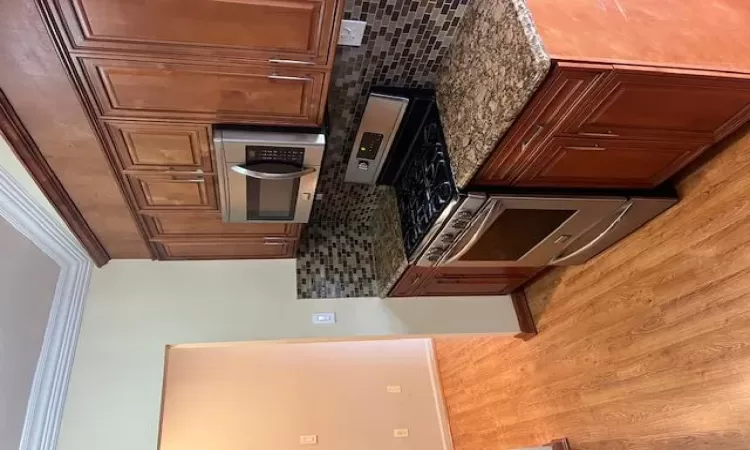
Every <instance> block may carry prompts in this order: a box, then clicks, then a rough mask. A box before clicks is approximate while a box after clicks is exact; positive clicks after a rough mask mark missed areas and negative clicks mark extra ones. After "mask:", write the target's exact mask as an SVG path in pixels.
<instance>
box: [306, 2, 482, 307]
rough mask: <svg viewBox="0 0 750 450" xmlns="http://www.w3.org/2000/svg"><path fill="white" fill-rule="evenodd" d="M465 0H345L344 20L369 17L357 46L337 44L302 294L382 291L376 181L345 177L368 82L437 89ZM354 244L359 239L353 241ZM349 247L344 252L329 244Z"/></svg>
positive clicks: (345, 294)
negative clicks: (376, 247) (377, 248)
mask: <svg viewBox="0 0 750 450" xmlns="http://www.w3.org/2000/svg"><path fill="white" fill-rule="evenodd" d="M467 3H468V0H452V1H450V0H413V1H412V0H380V1H364V0H348V1H347V3H346V6H345V12H344V19H351V20H364V21H366V22H367V28H366V30H365V35H364V39H363V41H362V45H361V46H360V47H343V46H338V48H337V49H336V60H335V62H334V67H333V79H332V82H331V90H330V93H329V96H328V113H329V126H330V130H329V137H328V142H329V144H328V148H327V150H326V155H325V158H324V160H323V167H322V169H321V175H320V181H319V185H318V194H322V195H323V199H322V200H319V201H316V202H315V205H314V207H313V211H312V216H311V218H310V223H309V225H308V227H307V231H306V233H305V234H304V235H303V236H302V241H301V242H300V251H299V257H298V259H297V293H298V297H300V298H330V297H335V298H340V297H359V296H376V295H378V291H377V286H376V283H375V269H374V267H373V266H374V263H373V247H372V246H373V245H377V243H374V242H373V231H372V229H371V227H370V222H371V221H372V216H373V212H374V210H375V208H376V207H377V205H378V203H379V192H382V191H379V190H378V189H377V188H376V186H369V185H361V184H351V183H344V174H345V173H346V165H347V162H348V160H349V152H350V151H351V147H352V144H353V141H354V138H355V136H356V133H357V128H358V126H359V120H360V118H361V117H362V113H363V111H364V108H365V105H366V103H367V94H368V92H369V90H370V87H371V86H398V87H414V88H425V87H430V88H431V87H434V84H435V79H436V72H437V70H438V68H439V67H440V63H441V60H442V58H443V56H444V55H445V54H446V52H447V50H448V46H449V45H450V41H451V38H452V37H453V35H454V34H455V32H456V29H457V28H458V24H459V21H460V20H461V18H462V16H463V14H464V11H465V9H466V5H467ZM352 243H356V245H353V246H352V245H350V244H352ZM334 245H335V246H336V248H339V246H344V245H350V247H349V249H348V250H347V251H344V252H335V251H334V252H330V251H328V250H326V249H327V248H329V247H330V248H333V247H334Z"/></svg>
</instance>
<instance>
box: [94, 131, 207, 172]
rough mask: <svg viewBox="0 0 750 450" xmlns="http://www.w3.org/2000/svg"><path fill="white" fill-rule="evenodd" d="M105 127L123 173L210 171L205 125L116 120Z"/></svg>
mask: <svg viewBox="0 0 750 450" xmlns="http://www.w3.org/2000/svg"><path fill="white" fill-rule="evenodd" d="M104 123H105V126H106V127H107V130H108V131H109V133H110V136H111V137H112V140H113V142H114V144H115V149H116V150H117V155H118V157H119V158H120V161H121V163H122V167H123V168H124V169H125V170H178V171H179V170H183V171H196V170H201V171H204V172H212V171H213V169H212V164H211V150H210V148H211V147H210V143H209V142H210V135H211V127H210V126H208V125H203V124H190V123H185V124H181V123H164V122H136V121H132V122H131V121H115V120H109V121H105V122H104Z"/></svg>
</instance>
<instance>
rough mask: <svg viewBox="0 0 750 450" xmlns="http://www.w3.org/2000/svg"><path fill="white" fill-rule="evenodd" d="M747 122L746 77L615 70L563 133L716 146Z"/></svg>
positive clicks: (749, 88)
mask: <svg viewBox="0 0 750 450" xmlns="http://www.w3.org/2000/svg"><path fill="white" fill-rule="evenodd" d="M748 119H750V78H748V77H747V76H744V77H743V76H739V75H738V76H735V77H732V76H730V75H729V74H721V76H716V75H711V74H710V73H709V74H698V73H691V72H689V71H679V70H672V71H666V70H658V69H644V68H630V69H629V68H627V67H626V66H616V67H615V70H614V72H613V74H612V75H611V76H610V77H608V78H607V80H606V83H604V84H603V85H602V86H601V87H600V88H598V89H596V90H595V91H592V92H591V93H590V95H589V96H588V98H586V99H585V101H584V103H583V104H582V105H581V107H580V108H578V110H577V112H576V114H575V115H574V116H572V117H571V120H570V121H569V123H567V124H566V126H565V129H564V131H565V132H566V133H568V134H578V135H588V136H605V137H623V138H633V139H649V138H658V139H669V140H676V139H682V140H690V141H703V142H707V143H711V142H716V141H718V140H719V139H721V138H722V137H724V136H726V135H727V134H729V133H730V132H731V131H733V130H734V129H736V128H737V127H739V126H740V125H742V124H743V123H745V122H747V120H748Z"/></svg>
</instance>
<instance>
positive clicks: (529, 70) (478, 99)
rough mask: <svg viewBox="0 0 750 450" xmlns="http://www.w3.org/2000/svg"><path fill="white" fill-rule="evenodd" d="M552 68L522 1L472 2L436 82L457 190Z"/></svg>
mask: <svg viewBox="0 0 750 450" xmlns="http://www.w3.org/2000/svg"><path fill="white" fill-rule="evenodd" d="M549 69H550V58H549V56H548V55H547V54H546V53H545V51H544V48H543V47H542V41H541V38H540V37H539V34H538V33H537V30H536V27H535V26H534V22H533V21H532V18H531V13H530V12H529V9H528V7H527V6H526V2H525V1H524V0H474V1H473V2H471V3H470V5H469V8H468V9H467V11H466V13H465V15H464V18H463V20H462V22H461V24H460V26H459V29H458V31H457V32H456V36H455V37H454V39H453V42H452V43H451V46H450V48H449V50H448V54H447V55H446V56H445V59H444V60H443V67H441V69H440V70H439V71H438V79H437V83H436V90H437V100H438V107H439V109H440V116H441V120H442V124H443V131H444V133H445V140H446V143H447V148H448V154H449V155H450V159H451V166H452V168H453V174H454V177H455V179H456V186H458V188H459V189H463V188H465V187H466V186H467V185H468V183H469V182H470V181H471V178H472V177H473V176H474V174H475V173H476V172H477V171H478V170H479V168H480V167H481V166H482V164H484V161H485V159H487V157H488V156H489V155H490V153H492V151H493V150H494V148H495V145H496V144H497V142H498V141H499V140H500V138H501V137H502V136H503V135H504V134H505V132H506V131H507V130H508V129H509V128H510V126H511V125H512V124H513V122H514V121H515V119H516V118H517V117H518V116H519V114H520V113H521V111H522V110H523V107H524V106H525V105H526V103H527V102H528V101H529V99H531V97H532V95H533V94H534V92H536V90H537V88H538V87H539V85H540V84H541V82H542V80H543V79H544V77H545V76H546V75H547V73H548V72H549Z"/></svg>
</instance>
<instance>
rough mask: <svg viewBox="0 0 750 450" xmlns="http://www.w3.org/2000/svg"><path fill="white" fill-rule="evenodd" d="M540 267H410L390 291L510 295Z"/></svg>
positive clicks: (401, 294)
mask: <svg viewBox="0 0 750 450" xmlns="http://www.w3.org/2000/svg"><path fill="white" fill-rule="evenodd" d="M541 269H542V268H541V267H490V268H486V267H472V268H468V267H461V268H453V267H438V268H432V267H419V266H411V267H409V268H408V269H407V271H406V272H405V273H404V275H402V277H401V279H400V280H399V281H398V283H397V284H396V286H395V287H394V288H393V289H392V290H391V293H390V296H391V297H430V296H435V297H439V296H463V295H503V294H509V293H511V292H512V291H513V290H515V289H516V288H518V287H520V286H521V285H523V284H524V283H525V282H526V281H528V280H529V279H531V277H533V276H534V275H535V274H537V273H538V272H539V271H540V270H541Z"/></svg>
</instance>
